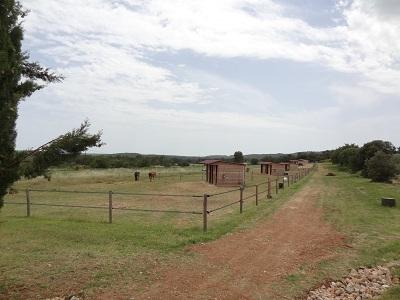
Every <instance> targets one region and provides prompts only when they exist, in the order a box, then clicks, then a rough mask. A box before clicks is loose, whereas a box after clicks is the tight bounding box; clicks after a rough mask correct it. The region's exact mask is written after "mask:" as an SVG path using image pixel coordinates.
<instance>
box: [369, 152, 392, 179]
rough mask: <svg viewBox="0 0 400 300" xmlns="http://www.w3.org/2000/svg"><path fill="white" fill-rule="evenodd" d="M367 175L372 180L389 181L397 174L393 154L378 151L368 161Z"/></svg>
mask: <svg viewBox="0 0 400 300" xmlns="http://www.w3.org/2000/svg"><path fill="white" fill-rule="evenodd" d="M366 173H367V177H368V178H371V179H372V181H378V182H387V181H390V180H391V179H393V178H394V177H395V176H396V173H397V168H396V165H395V162H394V159H393V156H392V155H391V154H387V153H385V152H383V151H378V152H376V153H375V155H374V156H373V157H372V158H370V159H368V160H367V162H366Z"/></svg>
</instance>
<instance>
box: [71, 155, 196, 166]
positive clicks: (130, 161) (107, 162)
mask: <svg viewBox="0 0 400 300" xmlns="http://www.w3.org/2000/svg"><path fill="white" fill-rule="evenodd" d="M197 161H198V159H193V158H192V159H190V158H178V157H169V156H166V155H141V154H136V155H85V154H82V155H80V156H78V157H77V158H75V159H74V160H73V161H71V162H70V163H69V165H72V166H76V167H78V166H84V167H88V168H94V169H107V168H146V167H150V166H164V167H171V166H181V167H186V166H189V165H190V164H191V163H195V162H197Z"/></svg>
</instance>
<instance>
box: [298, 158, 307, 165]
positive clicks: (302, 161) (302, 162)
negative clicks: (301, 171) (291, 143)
mask: <svg viewBox="0 0 400 300" xmlns="http://www.w3.org/2000/svg"><path fill="white" fill-rule="evenodd" d="M308 164H309V161H308V160H307V159H299V163H298V165H299V166H305V165H308Z"/></svg>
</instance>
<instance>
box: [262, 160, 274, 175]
mask: <svg viewBox="0 0 400 300" xmlns="http://www.w3.org/2000/svg"><path fill="white" fill-rule="evenodd" d="M260 167H261V174H271V170H272V162H270V161H262V162H260Z"/></svg>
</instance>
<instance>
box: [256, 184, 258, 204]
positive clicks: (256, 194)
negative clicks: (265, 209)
mask: <svg viewBox="0 0 400 300" xmlns="http://www.w3.org/2000/svg"><path fill="white" fill-rule="evenodd" d="M257 205H258V184H257V185H256V206H257Z"/></svg>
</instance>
